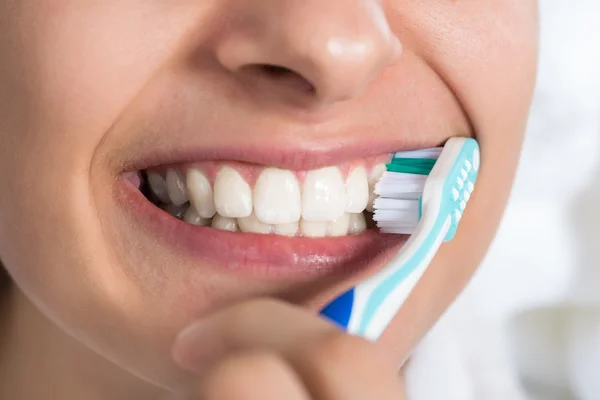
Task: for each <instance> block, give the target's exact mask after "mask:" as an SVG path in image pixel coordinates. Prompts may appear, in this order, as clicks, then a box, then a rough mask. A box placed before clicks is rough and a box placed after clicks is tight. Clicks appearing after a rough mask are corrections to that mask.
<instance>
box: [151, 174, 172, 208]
mask: <svg viewBox="0 0 600 400" xmlns="http://www.w3.org/2000/svg"><path fill="white" fill-rule="evenodd" d="M148 183H149V184H150V189H152V192H153V193H154V194H155V195H156V197H158V199H159V200H160V201H162V202H163V203H170V202H171V199H169V194H168V192H167V181H165V178H163V177H162V175H160V174H158V173H156V172H148Z"/></svg>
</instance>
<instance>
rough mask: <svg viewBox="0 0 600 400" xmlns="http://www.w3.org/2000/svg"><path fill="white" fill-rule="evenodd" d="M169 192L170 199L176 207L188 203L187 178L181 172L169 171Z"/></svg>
mask: <svg viewBox="0 0 600 400" xmlns="http://www.w3.org/2000/svg"><path fill="white" fill-rule="evenodd" d="M167 192H168V193H169V198H170V199H171V201H172V202H173V204H175V205H176V206H180V205H182V204H184V203H187V202H188V195H187V190H186V189H185V178H184V177H183V175H181V173H180V172H179V171H177V170H174V169H169V170H167Z"/></svg>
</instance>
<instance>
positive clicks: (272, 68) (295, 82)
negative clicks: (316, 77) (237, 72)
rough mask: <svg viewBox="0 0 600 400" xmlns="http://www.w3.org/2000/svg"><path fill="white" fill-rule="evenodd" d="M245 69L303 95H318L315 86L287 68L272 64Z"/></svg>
mask: <svg viewBox="0 0 600 400" xmlns="http://www.w3.org/2000/svg"><path fill="white" fill-rule="evenodd" d="M243 69H245V70H246V71H247V72H249V73H251V74H253V75H257V76H259V77H261V78H264V79H268V80H270V81H274V82H277V83H278V84H281V85H285V86H287V87H289V88H291V89H294V90H297V91H299V92H302V93H309V94H314V93H316V88H315V86H314V85H313V84H312V83H311V82H310V81H309V80H308V79H306V78H305V77H304V76H302V74H299V73H298V72H296V71H294V70H291V69H289V68H286V67H282V66H279V65H272V64H253V65H247V66H245V67H244V68H243Z"/></svg>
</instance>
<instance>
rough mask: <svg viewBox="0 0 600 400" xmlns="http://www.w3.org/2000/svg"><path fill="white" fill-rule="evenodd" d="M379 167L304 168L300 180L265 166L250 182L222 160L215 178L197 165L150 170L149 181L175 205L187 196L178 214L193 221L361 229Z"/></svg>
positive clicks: (259, 228)
mask: <svg viewBox="0 0 600 400" xmlns="http://www.w3.org/2000/svg"><path fill="white" fill-rule="evenodd" d="M383 171H385V165H384V164H377V165H376V166H374V167H373V168H372V169H371V171H369V172H368V171H367V169H366V168H364V167H362V166H358V167H355V168H353V169H351V170H350V171H349V173H348V174H347V177H346V178H344V175H343V174H342V172H341V170H340V168H338V167H326V168H321V169H317V170H312V171H308V172H306V174H305V175H304V176H303V179H301V180H299V179H298V176H302V174H297V173H295V172H293V171H288V170H283V169H279V168H265V169H264V170H262V171H261V172H260V174H258V177H257V179H256V181H255V182H253V187H251V186H250V184H249V182H247V181H246V179H245V178H244V176H242V173H241V172H239V171H238V170H236V169H235V168H233V167H232V166H229V165H224V166H222V167H221V168H220V169H219V170H218V171H216V174H215V173H214V172H213V174H212V176H213V177H214V178H213V179H212V180H213V182H214V183H211V179H210V176H211V174H210V173H209V172H208V171H203V170H202V168H197V167H193V168H188V169H187V171H186V175H183V174H182V173H181V172H180V171H178V170H176V169H168V170H167V172H166V178H164V177H163V175H161V174H159V173H156V172H149V173H148V183H149V185H150V187H151V189H152V191H153V192H154V193H155V194H156V196H157V197H158V198H159V199H160V200H161V201H162V202H163V203H172V204H173V205H176V206H179V205H185V203H186V202H188V201H189V202H190V204H191V206H190V209H189V210H188V211H187V212H185V214H184V215H183V219H184V220H185V221H186V222H189V223H191V224H194V225H202V226H207V225H212V227H214V228H217V229H221V230H229V231H238V230H241V231H244V232H256V233H274V234H279V235H289V236H294V235H296V234H301V235H304V236H310V237H315V236H319V237H320V236H344V235H347V234H357V233H360V232H363V231H364V230H365V229H366V222H365V217H364V216H363V215H362V212H363V211H364V210H365V209H371V207H372V203H373V199H374V197H373V195H372V193H373V186H374V184H375V182H376V181H377V179H378V178H379V176H380V175H381V174H382V173H383ZM251 183H252V182H251ZM177 210H178V212H179V214H178V215H179V216H181V215H182V214H181V212H180V211H179V208H177ZM211 218H212V220H211Z"/></svg>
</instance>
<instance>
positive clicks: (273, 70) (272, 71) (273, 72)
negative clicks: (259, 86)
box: [257, 64, 296, 78]
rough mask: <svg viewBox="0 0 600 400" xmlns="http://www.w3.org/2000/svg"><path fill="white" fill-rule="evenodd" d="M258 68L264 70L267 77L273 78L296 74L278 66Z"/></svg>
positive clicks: (259, 66)
mask: <svg viewBox="0 0 600 400" xmlns="http://www.w3.org/2000/svg"><path fill="white" fill-rule="evenodd" d="M257 67H258V68H260V69H262V70H263V71H264V73H265V74H266V75H269V76H272V77H273V78H280V77H283V76H286V75H294V74H296V73H295V72H294V71H292V70H291V69H289V68H285V67H280V66H278V65H268V64H265V65H258V66H257Z"/></svg>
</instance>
